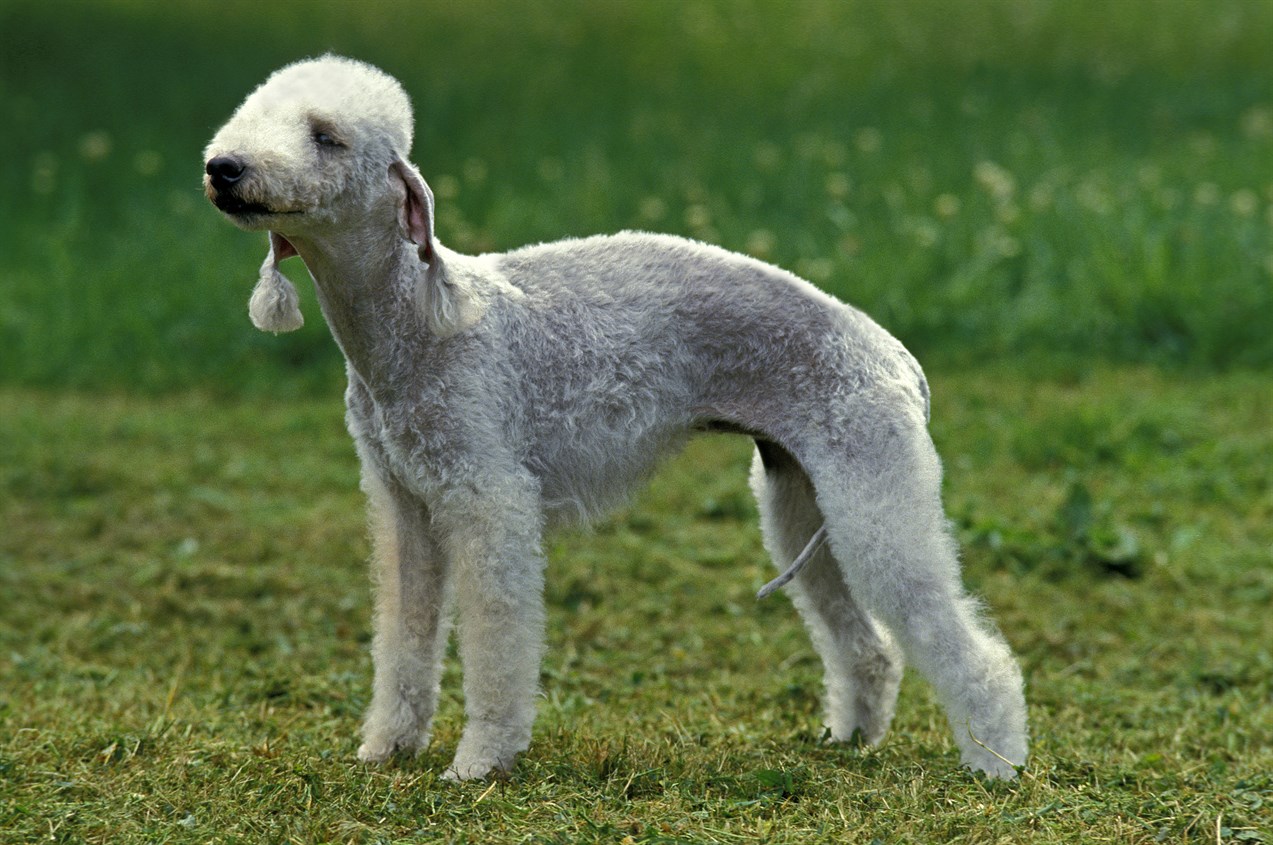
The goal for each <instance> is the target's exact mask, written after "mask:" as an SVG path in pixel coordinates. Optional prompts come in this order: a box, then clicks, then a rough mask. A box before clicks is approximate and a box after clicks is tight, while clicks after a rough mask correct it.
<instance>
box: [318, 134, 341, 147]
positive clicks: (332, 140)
mask: <svg viewBox="0 0 1273 845" xmlns="http://www.w3.org/2000/svg"><path fill="white" fill-rule="evenodd" d="M314 143H315V144H318V146H320V147H343V146H345V145H344V144H342V143H341V142H340V141H337V140H336V137H335V136H334V135H332V134H331V133H330V132H315V133H314Z"/></svg>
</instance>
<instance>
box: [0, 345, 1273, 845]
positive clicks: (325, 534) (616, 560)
mask: <svg viewBox="0 0 1273 845" xmlns="http://www.w3.org/2000/svg"><path fill="white" fill-rule="evenodd" d="M1264 387H1265V380H1264V379H1263V377H1262V376H1259V375H1249V376H1244V375H1230V376H1227V377H1225V378H1223V379H1211V378H1196V379H1194V378H1183V379H1182V378H1179V377H1166V376H1163V375H1161V374H1158V373H1155V372H1154V371H1152V370H1144V369H1113V370H1100V371H1097V372H1095V373H1092V374H1090V375H1088V376H1085V377H1083V378H1082V379H1079V380H1077V381H1074V382H1071V383H1063V382H1056V381H1051V382H1044V383H1039V382H1036V381H1035V380H1034V379H1032V378H1029V377H1027V376H1023V375H1019V374H1016V373H1014V372H1012V371H1010V370H1009V371H1004V372H989V373H987V372H981V373H978V374H970V375H958V376H956V375H946V376H939V377H937V378H935V379H934V389H935V397H936V404H935V422H934V434H935V437H936V439H937V441H938V445H939V448H940V449H941V450H942V452H943V454H944V455H945V458H946V462H947V466H948V479H947V501H948V506H949V510H950V513H951V514H952V516H953V518H954V519H955V520H956V524H957V526H958V528H959V532H960V536H961V540H962V542H963V545H964V547H965V549H966V556H965V557H966V570H967V579H968V581H969V583H970V584H971V585H972V587H973V588H974V589H975V590H976V591H977V592H979V593H980V594H981V595H983V596H984V597H985V598H986V600H987V602H988V603H989V605H990V607H991V608H992V610H993V613H994V615H995V617H996V618H997V619H998V621H999V623H1000V625H1001V627H1002V628H1003V630H1004V631H1005V633H1006V634H1007V636H1008V638H1009V640H1010V641H1011V642H1012V644H1013V646H1014V648H1015V649H1016V650H1017V651H1018V653H1019V655H1020V657H1021V660H1022V662H1023V666H1024V669H1025V674H1026V677H1027V681H1028V693H1029V699H1030V706H1031V713H1030V715H1031V720H1032V732H1033V739H1034V752H1033V753H1034V756H1033V761H1032V763H1031V766H1030V768H1029V770H1028V771H1027V772H1026V774H1025V775H1024V776H1023V778H1022V779H1021V780H1020V782H1018V783H1016V784H1001V783H987V782H985V781H982V780H979V779H977V778H974V777H972V776H969V775H967V774H965V773H962V772H960V771H959V770H958V759H957V755H956V753H955V750H954V748H953V746H952V744H951V741H950V738H949V736H948V730H947V728H946V727H945V725H944V720H943V718H942V717H941V714H940V712H939V710H938V709H937V708H936V706H935V703H934V701H933V700H932V698H931V696H930V693H929V690H928V688H927V686H926V685H925V684H923V683H922V682H920V681H918V680H917V679H916V678H915V677H914V676H913V675H908V677H907V680H906V682H905V684H904V687H903V693H902V701H901V704H900V707H899V713H898V717H897V721H896V723H895V726H894V730H893V732H892V733H891V734H890V736H889V739H888V740H887V742H886V743H885V744H884V745H883V746H881V747H880V748H878V749H870V750H855V749H847V748H840V747H830V746H826V745H823V744H822V743H821V741H820V740H821V729H820V715H819V714H820V704H819V696H820V675H821V673H820V667H819V665H818V661H817V658H816V656H815V655H814V653H813V651H812V649H811V647H810V646H809V644H808V642H807V639H806V637H805V635H804V633H803V631H802V630H801V629H800V626H799V623H798V620H797V618H796V615H795V613H794V611H793V610H792V608H791V607H790V606H789V605H788V604H787V603H786V601H785V600H783V599H777V600H772V599H771V600H769V601H767V602H764V603H760V604H757V603H756V602H755V600H754V598H753V594H754V591H755V590H756V589H757V588H758V587H759V586H760V585H761V584H762V583H763V582H764V581H765V580H766V578H767V577H768V570H767V564H766V562H765V560H764V553H763V551H762V549H761V547H760V542H759V537H758V535H757V529H756V527H755V514H754V508H753V505H752V504H751V501H750V497H749V495H748V494H747V493H746V484H745V478H746V471H745V469H746V464H747V461H748V457H749V456H748V448H747V446H746V443H745V441H742V440H733V439H707V440H702V441H698V442H696V444H695V445H694V446H693V447H692V448H691V449H690V451H689V452H688V453H687V454H686V455H685V456H684V457H683V458H681V459H679V460H678V461H677V462H675V463H674V464H673V465H672V466H670V467H669V468H668V469H667V470H666V471H665V472H664V473H663V474H661V475H660V476H659V477H658V479H657V480H656V481H655V483H654V485H653V486H652V488H651V489H650V490H649V491H648V492H647V493H646V494H645V495H643V496H641V497H640V498H639V499H638V500H637V501H635V502H634V503H633V504H632V505H631V506H630V507H628V508H626V509H624V510H622V511H621V512H619V513H617V514H616V515H615V516H613V517H612V518H610V519H608V520H606V521H605V522H603V523H602V524H601V525H599V526H598V527H597V528H596V530H595V531H593V532H590V533H583V534H571V535H567V536H564V537H560V538H558V539H556V540H555V541H554V542H553V544H552V546H551V549H550V576H549V592H548V603H549V609H550V615H549V631H550V633H549V637H550V652H549V656H548V659H547V661H546V664H545V667H544V676H543V686H544V698H543V699H542V701H541V703H540V717H539V721H538V723H537V726H536V732H535V739H534V744H533V746H532V748H531V750H530V752H529V753H528V754H527V755H525V757H524V758H523V759H522V761H521V763H520V765H519V767H518V769H517V770H516V772H515V773H514V774H513V775H512V777H511V778H509V779H508V780H506V781H501V782H497V783H494V784H489V785H487V784H472V785H460V786H456V785H451V784H446V783H443V782H441V781H440V780H438V778H437V775H438V773H439V772H440V771H441V769H442V768H443V767H444V766H445V764H446V763H447V762H448V761H449V756H448V755H449V753H451V752H453V750H454V747H455V743H456V741H457V739H458V734H459V730H460V726H461V722H460V715H461V702H460V701H459V698H458V695H459V691H458V669H457V667H456V666H455V663H454V660H453V659H452V660H451V661H450V663H449V668H448V671H447V674H446V681H445V693H444V700H443V704H442V708H441V713H440V716H439V724H438V728H437V735H436V738H435V742H434V745H433V746H432V747H431V748H430V749H429V751H428V752H427V753H425V754H424V755H423V756H422V757H421V758H419V759H416V760H402V761H397V762H394V763H391V764H390V765H388V766H386V767H384V768H380V769H374V768H366V767H364V766H361V765H359V764H357V763H356V762H354V760H353V756H352V755H353V750H354V748H355V740H354V735H355V731H356V728H357V725H358V720H359V718H360V714H361V711H362V709H363V708H364V707H365V705H366V703H367V697H368V694H369V687H370V666H369V660H368V657H367V654H366V651H367V645H368V638H369V616H370V608H369V597H368V588H367V584H366V575H365V571H364V565H363V561H364V560H365V558H366V556H367V554H368V550H367V545H366V542H365V539H364V528H363V522H362V507H361V506H362V503H361V497H360V494H359V493H358V492H357V481H356V476H357V470H356V462H355V458H354V456H353V454H352V448H351V447H350V445H349V443H348V442H347V436H346V435H345V433H344V432H343V429H342V426H341V420H340V417H341V414H340V408H339V403H338V402H337V401H336V400H335V398H333V399H331V400H330V401H322V402H312V401H298V400H291V401H285V402H266V401H258V400H252V401H246V400H240V401H233V402H227V401H224V400H210V399H207V398H204V397H201V396H198V395H183V396H173V397H168V398H160V399H140V398H135V397H128V396H118V395H97V396H94V395H82V394H63V393H53V394H50V393H46V392H32V391H29V390H18V391H15V390H12V389H10V390H7V391H5V392H4V393H3V394H0V401H2V402H3V403H4V406H5V407H6V408H10V409H13V412H12V413H6V414H5V415H3V417H2V418H0V444H2V445H0V468H2V469H0V483H2V484H3V495H0V503H3V504H0V521H2V523H3V524H4V525H5V526H6V531H5V533H4V534H3V535H2V536H0V581H2V582H3V583H2V585H0V686H3V688H4V690H5V695H4V697H3V699H0V738H2V739H0V841H6V842H7V841H13V842H26V841H36V840H37V839H39V840H41V841H61V842H112V843H116V842H206V841H217V842H221V841H227V842H229V841H244V842H359V843H364V842H365V843H373V842H400V841H454V842H527V841H534V842H594V841H595V842H620V841H628V839H629V838H630V840H631V841H635V842H702V843H707V842H722V843H724V842H734V841H767V842H775V843H777V842H796V841H815V842H833V841H835V842H838V841H861V842H868V841H875V840H878V841H880V842H941V841H967V842H997V841H1012V842H1040V843H1053V842H1063V841H1070V842H1097V841H1117V842H1155V841H1165V842H1204V841H1205V842H1214V841H1217V839H1218V840H1219V841H1224V842H1259V841H1266V842H1267V841H1269V839H1270V830H1269V826H1268V822H1269V818H1270V816H1269V813H1268V807H1269V804H1270V802H1273V780H1271V779H1270V772H1271V771H1273V704H1270V701H1273V684H1271V681H1270V679H1271V678H1273V650H1271V649H1270V643H1273V617H1270V616H1269V614H1268V613H1267V609H1268V607H1269V605H1270V602H1271V601H1273V576H1271V574H1270V568H1269V566H1268V554H1269V549H1270V544H1273V530H1271V529H1270V527H1269V526H1270V525H1271V524H1273V521H1271V517H1273V497H1270V494H1269V484H1268V481H1269V477H1268V474H1269V472H1268V456H1269V454H1270V448H1271V447H1273V434H1271V428H1270V426H1269V417H1270V403H1269V401H1268V396H1267V392H1265V391H1264V390H1263V388H1264ZM302 442H303V443H304V445H303V447H300V446H299V445H298V444H300V443H302ZM1076 485H1081V487H1082V489H1083V490H1085V491H1086V495H1087V501H1088V506H1087V511H1088V516H1086V517H1080V516H1076V515H1075V513H1074V511H1075V510H1076V505H1075V504H1074V502H1075V493H1074V490H1075V489H1076ZM1077 509H1078V510H1081V508H1077ZM1120 533H1121V534H1125V535H1127V536H1129V537H1131V538H1132V539H1131V540H1130V541H1126V540H1125V541H1124V543H1125V545H1126V547H1125V548H1123V549H1122V551H1121V552H1120V553H1119V554H1113V553H1111V550H1110V548H1109V547H1107V546H1106V545H1105V541H1104V540H1102V539H1101V538H1102V537H1103V536H1104V535H1105V534H1109V535H1110V536H1113V537H1118V536H1119V535H1120ZM1041 550H1047V551H1046V552H1042V551H1041ZM1111 562H1114V563H1117V564H1118V566H1111V565H1110V563H1111ZM1128 572H1130V573H1133V577H1128V576H1127V574H1126V573H1128Z"/></svg>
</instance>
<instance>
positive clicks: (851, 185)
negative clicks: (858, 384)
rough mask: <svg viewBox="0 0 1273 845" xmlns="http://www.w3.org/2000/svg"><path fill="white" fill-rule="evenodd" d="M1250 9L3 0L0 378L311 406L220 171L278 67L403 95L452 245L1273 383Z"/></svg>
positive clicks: (313, 340) (1217, 0)
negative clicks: (671, 237)
mask: <svg viewBox="0 0 1273 845" xmlns="http://www.w3.org/2000/svg"><path fill="white" fill-rule="evenodd" d="M1271 40H1273V3H1269V2H1264V0H1208V2H1200V1H1199V2H1194V0H1126V1H1125V2H1118V3H1109V2H1103V0H1101V1H1099V2H1098V0H1068V2H1057V1H1053V0H978V1H977V2H971V0H970V1H969V2H950V1H949V0H894V1H893V2H883V0H847V1H846V2H818V1H817V0H805V1H804V2H792V3H787V2H732V1H731V2H671V0H652V1H651V2H574V0H554V2H542V3H508V2H497V0H468V1H467V2H423V3H390V2H380V1H379V0H370V1H369V2H361V3H358V4H354V3H343V2H334V3H333V2H304V3H302V2H276V3H268V4H263V3H258V2H237V0H234V1H233V2H217V3H193V2H175V3H163V4H161V3H157V2H149V0H102V2H93V3H89V2H83V3H78V2H66V0H60V1H56V0H55V2H50V1H49V0H40V2H25V0H0V115H2V116H3V124H4V137H5V153H4V166H3V168H2V169H0V356H3V357H2V359H0V379H2V380H3V381H4V382H6V383H9V384H15V385H29V386H47V387H54V388H64V387H74V388H81V387H92V388H107V389H117V388H122V389H128V390H142V391H146V392H154V391H167V390H171V389H184V388H191V387H195V388H199V389H210V390H213V391H216V392H221V393H227V394H234V393H243V392H246V393H257V392H265V391H269V392H273V393H277V392H284V393H299V394H304V393H310V392H315V391H319V392H324V391H328V390H332V389H338V386H339V385H340V384H341V382H342V378H343V370H342V367H341V365H340V361H339V356H338V352H337V350H336V348H335V345H334V344H333V343H332V342H331V341H330V340H329V339H328V337H327V331H326V328H325V327H324V326H323V324H322V321H321V319H320V318H319V314H318V312H317V309H316V307H315V305H314V302H313V299H312V291H311V290H310V286H309V284H308V282H307V280H305V271H304V269H303V267H302V266H301V265H300V263H299V262H295V261H294V262H289V263H288V264H286V265H285V270H286V271H287V272H288V273H289V274H290V275H291V276H292V277H293V278H294V279H296V280H297V281H299V282H302V284H300V285H299V287H300V288H301V290H302V291H303V293H304V295H305V296H306V301H305V305H304V307H305V310H306V313H307V317H308V320H307V325H306V327H305V328H304V329H303V330H302V331H300V332H298V333H296V334H295V335H291V336H286V337H281V338H274V337H269V336H265V335H261V334H258V333H256V332H255V331H253V330H252V329H251V327H250V325H249V323H248V321H247V317H246V311H245V303H246V300H247V296H248V292H249V290H250V286H251V285H252V283H253V282H254V280H255V276H256V270H257V267H258V265H259V263H260V261H261V259H262V257H263V255H264V250H265V244H264V242H263V239H262V238H261V237H260V236H255V235H251V234H246V233H242V232H239V231H237V230H235V229H234V228H233V227H231V226H230V225H229V224H228V223H227V222H225V221H224V220H223V219H221V217H220V216H219V215H218V214H217V213H216V212H215V211H214V210H213V209H212V208H211V207H210V206H209V205H208V204H207V203H206V202H205V201H204V200H203V198H202V196H201V190H200V176H201V155H200V153H201V150H202V146H203V144H204V143H205V142H206V141H207V139H208V138H209V137H210V136H211V135H212V133H213V131H214V130H215V129H216V128H217V126H218V125H219V124H220V123H221V122H222V121H224V120H225V119H226V118H227V117H228V116H229V114H230V113H231V111H232V110H233V109H234V107H235V106H236V105H237V103H238V102H239V101H241V100H242V98H243V97H244V95H245V94H246V93H247V92H248V91H249V90H251V88H252V87H253V86H255V85H256V84H257V83H259V82H260V81H261V80H262V79H264V77H265V76H266V75H267V74H268V73H269V72H270V71H272V70H273V69H275V68H277V67H278V66H280V65H282V64H284V63H286V62H289V61H292V60H295V59H297V58H299V57H303V56H308V55H315V54H319V53H322V52H324V51H329V50H330V51H336V52H339V53H344V54H348V55H352V56H355V57H358V58H362V59H365V60H367V61H370V62H372V63H375V64H378V65H380V66H382V67H384V68H385V69H386V70H387V71H389V72H390V73H392V74H393V75H395V76H397V77H398V78H400V79H401V80H402V82H403V83H404V85H405V86H406V88H407V90H408V91H409V92H410V93H411V94H412V96H413V98H414V102H415V107H416V112H417V122H418V126H417V136H416V141H415V147H414V158H415V160H416V162H417V163H418V165H419V166H420V168H421V170H422V171H423V173H424V174H425V177H426V179H428V180H429V181H430V183H431V184H432V186H433V188H434V190H435V192H436V193H437V196H438V200H439V211H438V231H439V236H440V238H441V239H442V240H443V241H444V242H446V243H447V244H448V245H450V246H452V247H453V248H457V249H460V250H465V251H480V250H490V249H507V248H511V247H515V246H519V245H521V244H523V243H527V242H533V241H540V240H549V239H553V238H557V237H561V236H567V235H584V234H590V233H596V232H607V231H613V230H617V229H620V228H625V227H626V228H641V229H650V230H659V231H667V232H674V233H680V234H684V235H689V236H692V237H697V238H700V239H703V240H707V241H712V242H715V243H719V244H721V245H723V246H725V247H728V248H730V249H734V250H740V251H746V252H750V253H752V254H755V255H757V256H760V257H762V258H765V259H768V260H771V261H773V262H775V263H778V264H781V265H783V266H786V267H788V268H790V269H793V270H795V271H797V272H799V273H801V274H802V275H804V276H806V277H807V278H809V279H811V280H812V281H814V282H815V283H817V284H819V285H821V286H823V287H825V288H826V289H828V290H830V291H832V292H834V293H835V294H837V295H839V296H840V297H842V298H844V299H846V300H848V301H850V302H852V303H854V304H856V305H859V306H860V307H862V308H864V309H865V310H867V311H868V312H870V313H871V314H872V315H874V316H875V317H876V318H877V319H878V320H879V321H880V322H882V323H883V324H884V325H885V326H886V327H887V328H889V329H890V330H891V331H893V332H894V333H896V334H897V335H898V336H899V337H901V338H902V340H903V341H904V342H905V343H906V344H907V345H908V346H910V347H911V348H912V349H913V350H914V351H915V352H916V353H917V354H918V355H919V356H920V358H921V360H923V361H924V362H925V363H926V365H928V366H929V367H930V368H933V367H937V368H942V367H946V368H951V367H959V366H964V365H968V364H977V363H980V362H986V361H990V360H993V359H1000V358H1005V357H1007V358H1011V359H1012V360H1015V361H1019V362H1021V366H1023V367H1037V368H1040V369H1041V370H1049V369H1057V368H1060V369H1063V370H1067V371H1072V370H1075V369H1083V368H1086V367H1088V366H1089V365H1091V364H1092V363H1093V362H1100V361H1105V362H1129V361H1130V362H1142V363H1151V364H1154V365H1167V366H1171V367H1177V366H1183V367H1188V368H1202V369H1228V368H1234V367H1241V368H1246V367H1251V366H1255V367H1263V366H1267V365H1269V364H1270V363H1273V50H1271V49H1270V48H1269V44H1270V42H1271Z"/></svg>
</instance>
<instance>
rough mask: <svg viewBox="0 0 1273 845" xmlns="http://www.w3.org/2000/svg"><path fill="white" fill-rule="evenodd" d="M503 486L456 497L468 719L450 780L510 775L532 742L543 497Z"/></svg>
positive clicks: (454, 535) (450, 542)
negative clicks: (488, 492) (473, 495)
mask: <svg viewBox="0 0 1273 845" xmlns="http://www.w3.org/2000/svg"><path fill="white" fill-rule="evenodd" d="M486 489H490V490H495V491H498V492H497V493H495V494H494V495H491V496H489V497H480V498H479V499H475V500H472V501H463V499H464V498H466V497H460V499H461V501H456V500H455V499H452V500H451V502H450V504H451V506H452V507H453V508H454V510H451V511H450V513H449V514H448V518H445V519H436V518H435V520H434V522H435V524H438V523H441V522H445V524H446V526H447V528H446V532H447V534H448V536H447V540H446V543H447V546H448V548H449V549H451V551H452V555H453V558H452V560H453V565H454V568H455V579H454V580H455V603H456V616H457V618H456V626H457V633H458V635H459V648H460V661H461V663H462V664H463V670H464V702H465V712H466V716H467V723H466V724H465V728H464V734H463V736H462V737H461V738H460V744H459V747H458V748H457V749H456V752H455V761H454V762H453V763H452V764H451V766H450V768H449V769H447V772H446V775H445V776H446V777H448V778H450V779H454V780H469V779H473V778H484V777H487V776H489V775H492V774H497V773H503V772H507V771H509V770H510V769H511V768H512V766H513V761H514V759H515V758H516V756H517V755H518V754H519V753H520V752H522V751H525V750H526V748H527V746H529V745H530V734H531V725H532V723H533V722H534V719H535V695H536V692H537V691H538V682H539V664H540V659H541V657H542V656H543V650H544V646H543V643H544V600H543V590H544V558H543V554H542V551H541V548H540V542H541V540H540V533H541V526H540V521H541V517H540V512H539V507H538V496H537V493H536V492H535V491H534V489H533V485H532V484H530V483H526V484H522V483H520V482H518V481H517V480H512V479H500V480H499V481H498V482H496V483H494V484H492V485H490V486H488V487H486Z"/></svg>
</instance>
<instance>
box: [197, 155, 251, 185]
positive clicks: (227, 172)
mask: <svg viewBox="0 0 1273 845" xmlns="http://www.w3.org/2000/svg"><path fill="white" fill-rule="evenodd" d="M204 169H205V170H207V172H208V176H210V177H212V186H213V187H215V188H217V189H223V188H229V187H230V186H232V185H234V183H236V182H238V181H239V180H240V179H242V178H243V174H244V173H246V172H247V169H248V168H247V165H246V164H244V163H243V160H242V159H239V158H235V157H234V156H217V157H216V158H214V159H212V160H211V161H209V162H208V166H207V167H206V168H204Z"/></svg>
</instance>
